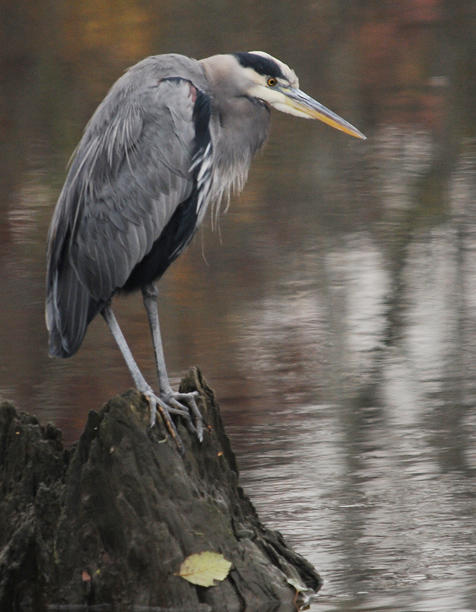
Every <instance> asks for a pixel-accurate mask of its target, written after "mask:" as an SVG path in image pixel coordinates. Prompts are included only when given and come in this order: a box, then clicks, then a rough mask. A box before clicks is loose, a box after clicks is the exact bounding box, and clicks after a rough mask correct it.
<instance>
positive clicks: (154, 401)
mask: <svg viewBox="0 0 476 612" xmlns="http://www.w3.org/2000/svg"><path fill="white" fill-rule="evenodd" d="M142 393H143V395H144V397H145V399H146V400H147V403H148V404H149V409H150V422H149V424H150V427H153V426H154V425H155V423H156V421H157V413H160V416H161V417H162V421H163V423H164V425H165V427H166V429H167V431H168V432H169V434H170V436H171V437H172V439H173V441H174V442H175V445H176V446H177V449H178V451H179V452H180V454H183V453H184V447H183V443H182V440H181V439H180V436H179V434H178V432H177V428H176V427H175V423H174V421H173V419H172V415H173V414H179V415H180V416H182V417H183V418H184V419H186V420H187V419H188V420H190V417H189V414H188V412H187V411H183V410H179V409H177V408H175V407H173V406H170V405H168V404H167V402H165V401H164V400H163V399H162V398H161V397H159V396H158V395H156V394H155V393H154V392H153V391H152V389H150V388H149V389H146V390H145V391H143V392H142Z"/></svg>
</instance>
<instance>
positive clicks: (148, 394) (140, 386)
mask: <svg viewBox="0 0 476 612" xmlns="http://www.w3.org/2000/svg"><path fill="white" fill-rule="evenodd" d="M101 314H102V316H103V318H104V320H105V321H106V323H107V325H108V327H109V329H110V330H111V333H112V335H113V336H114V339H115V341H116V342H117V346H118V347H119V350H120V351H121V353H122V356H123V357H124V360H125V362H126V364H127V367H128V369H129V372H130V373H131V376H132V379H133V381H134V384H135V386H136V388H137V390H138V391H140V393H142V394H143V395H144V396H145V398H146V399H147V401H148V402H149V406H150V425H151V427H152V426H153V425H154V424H155V420H156V415H157V410H159V411H160V413H161V415H162V418H163V420H164V423H165V425H166V427H167V429H168V430H169V433H170V434H171V436H172V437H173V438H174V440H175V443H176V444H177V447H178V449H179V450H180V451H182V452H183V445H182V442H181V440H180V438H179V435H178V433H177V430H176V428H175V425H174V422H173V421H172V418H171V416H170V413H174V414H181V415H182V416H184V417H185V418H187V417H188V411H187V410H186V409H185V410H183V409H180V407H177V406H168V405H167V404H166V403H165V402H164V401H163V400H161V399H160V398H159V397H157V395H156V394H155V393H154V392H153V390H152V388H151V386H150V385H149V384H148V383H147V381H146V380H145V378H144V376H143V375H142V372H141V371H140V369H139V366H138V365H137V363H136V360H135V359H134V357H133V355H132V353H131V350H130V348H129V345H128V344H127V342H126V339H125V337H124V334H123V333H122V330H121V328H120V327H119V323H118V322H117V319H116V317H115V315H114V313H113V311H112V308H111V306H110V304H107V305H106V306H105V307H104V308H103V309H102V311H101Z"/></svg>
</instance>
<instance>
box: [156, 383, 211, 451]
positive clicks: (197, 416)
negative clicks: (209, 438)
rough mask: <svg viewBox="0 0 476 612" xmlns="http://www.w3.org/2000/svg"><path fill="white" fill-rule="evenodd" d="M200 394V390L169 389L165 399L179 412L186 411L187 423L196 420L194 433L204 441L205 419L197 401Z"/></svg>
mask: <svg viewBox="0 0 476 612" xmlns="http://www.w3.org/2000/svg"><path fill="white" fill-rule="evenodd" d="M199 395H200V394H199V393H198V391H191V392H189V393H176V392H174V391H169V392H168V394H167V395H166V396H165V398H166V399H165V401H166V402H167V404H169V405H170V406H173V407H174V408H175V410H176V411H177V413H178V414H179V413H183V412H184V411H185V413H186V417H185V418H186V422H187V424H188V423H193V421H194V425H193V424H192V427H193V430H194V433H195V434H196V435H197V438H198V439H199V441H200V442H203V419H202V415H201V412H200V410H199V408H198V406H197V402H196V398H198V397H199ZM187 404H188V408H187ZM192 417H193V419H192Z"/></svg>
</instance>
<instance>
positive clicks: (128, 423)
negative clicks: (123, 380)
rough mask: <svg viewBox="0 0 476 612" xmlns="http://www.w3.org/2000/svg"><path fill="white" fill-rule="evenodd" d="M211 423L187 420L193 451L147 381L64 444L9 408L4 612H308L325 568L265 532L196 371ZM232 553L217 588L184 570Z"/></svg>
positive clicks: (2, 501) (0, 446)
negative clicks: (158, 407)
mask: <svg viewBox="0 0 476 612" xmlns="http://www.w3.org/2000/svg"><path fill="white" fill-rule="evenodd" d="M195 389H196V390H198V391H199V393H200V398H201V400H200V403H201V410H202V412H203V416H204V419H205V421H206V423H207V427H206V431H205V434H204V441H203V442H202V443H200V442H198V440H196V438H195V437H194V435H193V434H191V433H189V432H188V430H187V429H186V427H185V426H184V424H183V423H181V422H179V424H178V429H179V433H180V436H181V438H182V441H183V443H184V446H185V454H184V455H183V456H181V455H180V454H179V452H178V451H177V448H176V446H175V444H174V442H173V441H172V440H171V439H170V438H169V437H168V436H167V435H166V434H165V432H164V430H163V426H162V425H161V424H160V425H159V426H157V427H155V428H153V429H152V430H151V429H150V428H149V427H148V419H149V410H148V405H147V403H146V402H145V400H144V398H143V397H142V396H141V395H140V394H139V393H138V392H137V391H135V390H130V391H128V392H126V393H124V394H123V395H121V396H117V397H114V398H113V399H111V400H110V401H109V402H108V403H107V404H106V405H105V406H104V407H103V408H102V409H101V410H100V411H99V412H94V411H91V412H90V413H89V417H88V421H87V424H86V427H85V429H84V432H83V434H82V435H81V438H80V439H79V441H78V442H77V443H76V444H75V445H74V446H73V447H72V448H71V449H65V448H64V447H63V444H62V441H61V432H60V431H59V430H58V429H56V428H55V427H54V426H52V425H49V424H48V425H47V426H45V427H44V426H41V425H40V424H39V422H38V420H37V419H36V418H35V417H33V416H30V415H27V414H24V413H21V414H17V412H16V410H15V408H14V406H13V405H11V404H10V403H8V402H4V403H3V404H1V405H0V609H1V610H9V611H12V612H13V611H17V610H21V611H24V610H28V609H31V610H35V611H37V610H83V609H84V610H87V609H89V610H94V609H97V610H128V611H129V610H134V609H136V610H139V609H140V610H144V609H150V610H159V609H160V610H162V609H166V610H169V609H180V610H190V611H194V612H195V611H202V610H203V611H205V610H219V611H223V610H226V611H234V610H244V609H245V608H246V609H247V610H275V609H280V610H296V609H298V608H299V605H300V604H299V602H301V603H302V600H303V599H305V598H306V597H308V596H309V594H310V593H315V592H317V590H318V589H319V588H320V586H321V580H320V577H319V575H318V573H317V572H316V571H315V569H314V568H313V567H312V566H311V565H310V564H309V563H308V562H307V561H306V560H304V559H303V558H302V557H300V556H299V555H298V554H297V553H295V552H294V551H293V550H292V549H290V548H289V547H288V546H287V545H286V543H285V542H284V540H283V538H282V536H281V534H280V533H279V532H276V531H270V530H268V529H266V528H265V527H264V526H263V525H262V524H261V522H260V520H259V518H258V516H257V514H256V511H255V509H254V508H253V506H252V504H251V502H250V500H249V499H248V497H247V496H246V495H245V494H244V492H243V490H242V488H241V487H240V486H239V482H238V469H237V466H236V460H235V456H234V454H233V452H232V450H231V446H230V443H229V440H228V438H227V436H226V434H225V431H224V429H223V424H222V421H221V417H220V412H219V408H218V405H217V403H216V401H215V398H214V395H213V392H212V391H211V389H210V388H209V387H208V386H207V384H206V382H205V381H204V380H203V378H202V376H201V374H200V372H199V371H198V370H197V369H195V368H194V369H192V370H191V372H190V373H189V374H188V376H187V377H186V378H185V379H184V380H183V381H182V384H181V390H182V391H191V390H195ZM202 551H214V552H217V553H221V554H222V555H223V556H224V557H225V558H226V559H228V560H229V561H231V563H232V567H231V570H230V572H229V574H228V576H227V578H226V579H224V580H222V581H221V582H218V583H217V584H216V585H215V586H212V587H210V588H205V587H201V586H196V585H194V584H191V583H189V582H188V581H186V580H185V579H184V578H182V577H181V576H179V575H177V573H178V571H179V568H180V565H181V563H182V561H183V560H184V559H185V558H186V557H187V556H188V555H190V554H192V553H198V552H202Z"/></svg>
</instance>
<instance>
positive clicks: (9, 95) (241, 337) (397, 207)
mask: <svg viewBox="0 0 476 612" xmlns="http://www.w3.org/2000/svg"><path fill="white" fill-rule="evenodd" d="M225 9H226V10H223V6H222V5H219V6H218V5H216V4H213V3H210V2H209V3H194V2H184V3H180V6H176V3H172V2H170V3H168V2H162V3H156V2H150V3H147V4H142V3H129V4H127V5H125V4H121V5H117V4H116V3H112V2H105V3H101V5H100V6H96V5H94V6H93V4H91V5H90V4H89V3H61V5H60V6H56V5H51V6H50V7H49V10H48V11H45V10H44V7H41V5H38V6H37V7H36V6H35V7H30V8H29V11H20V9H19V8H17V7H16V6H15V7H14V6H12V7H9V8H8V9H6V16H5V19H2V23H0V35H1V37H2V40H4V42H5V44H4V45H3V46H2V49H3V52H2V57H1V64H0V65H1V67H2V73H3V79H2V81H3V88H2V98H1V99H0V125H1V133H2V137H1V139H0V151H1V160H2V161H1V163H2V171H1V173H0V274H1V278H2V290H1V293H0V312H1V315H2V316H1V322H0V396H2V397H7V398H10V399H13V400H14V401H15V402H16V403H17V405H18V406H19V407H20V408H22V409H24V410H28V411H31V412H34V413H36V414H37V415H38V416H39V417H40V418H41V419H42V420H43V421H45V422H46V421H48V420H50V421H53V422H55V423H56V424H57V425H58V426H60V427H62V428H63V430H64V435H65V439H66V441H67V442H72V441H73V440H74V439H76V438H77V436H78V435H79V433H80V431H81V429H82V427H83V425H84V422H85V419H86V415H87V412H88V410H90V409H93V408H97V407H99V406H100V405H101V403H103V402H104V401H106V400H107V399H108V398H109V397H110V396H111V395H113V394H115V393H116V392H119V391H122V390H124V389H126V388H127V387H129V386H130V384H131V383H130V380H129V377H128V374H127V371H126V369H125V367H124V364H123V363H122V359H121V357H120V355H119V354H118V352H117V350H116V348H115V346H114V343H113V340H112V339H111V338H110V336H109V334H108V332H107V330H106V329H105V328H104V325H103V323H102V321H100V320H97V321H94V322H93V323H92V324H91V326H90V329H89V331H88V335H87V337H86V340H85V342H84V345H83V346H82V348H81V350H80V351H79V353H78V354H77V355H76V356H74V357H73V358H72V359H70V360H66V361H58V360H51V359H49V358H48V357H47V353H46V333H45V330H44V323H43V312H42V309H43V283H44V258H45V254H44V249H45V237H46V232H47V228H48V223H49V219H50V217H51V213H52V209H53V206H54V203H55V201H56V198H57V195H58V192H59V189H60V188H61V185H62V182H63V180H64V167H65V163H66V160H67V159H68V157H69V155H70V154H71V152H72V150H73V148H74V146H75V144H76V142H77V140H78V138H79V136H80V133H81V130H82V127H83V126H84V123H85V122H86V121H87V119H88V117H89V115H90V114H91V112H92V111H93V109H94V108H95V106H96V105H97V103H98V102H99V101H100V99H101V98H102V97H103V95H104V93H105V91H106V90H107V88H108V87H109V85H110V84H111V83H112V82H113V81H114V80H115V79H116V78H117V76H118V75H119V74H120V73H121V72H122V70H123V69H124V67H126V66H128V65H130V64H132V63H134V62H135V61H137V60H138V59H140V58H141V57H143V56H145V55H148V54H151V53H158V52H166V51H171V50H173V51H179V52H183V53H186V54H189V55H193V56H196V57H203V56H206V55H210V54H212V53H215V52H222V51H226V50H246V49H265V50H267V51H269V52H271V53H273V54H275V55H276V56H278V57H280V58H281V59H283V60H285V61H287V62H288V63H290V64H291V65H293V66H294V67H295V68H296V70H297V72H298V74H299V76H300V80H301V86H302V87H303V89H304V90H306V91H307V92H308V93H310V94H311V95H313V96H315V97H316V98H317V99H319V100H320V101H321V102H323V103H324V104H326V105H328V106H330V107H331V108H332V109H333V110H335V111H336V112H338V113H339V114H341V115H342V116H344V117H345V118H346V119H348V120H349V121H351V122H352V123H354V124H355V125H357V126H358V127H359V128H360V129H362V130H363V131H364V132H365V133H366V134H367V136H368V140H367V141H366V142H365V143H363V142H358V141H354V140H353V139H351V138H349V137H347V136H345V135H342V134H340V133H337V132H334V131H332V130H330V129H329V128H327V127H325V126H321V125H317V124H316V123H311V122H306V121H300V120H298V119H294V118H291V117H285V116H281V115H279V116H278V115H275V116H274V119H273V126H272V134H271V138H270V141H269V143H268V145H267V147H266V149H265V151H264V152H263V153H262V154H261V155H260V156H259V157H258V158H257V160H256V161H255V163H254V165H253V168H252V172H251V174H250V179H249V181H248V185H247V187H246V190H245V192H244V193H243V194H242V195H241V196H240V198H237V199H235V200H234V201H233V203H232V207H231V209H230V211H229V213H228V215H227V216H226V217H224V218H222V220H221V231H220V236H218V234H217V233H214V232H212V231H211V230H210V229H209V228H205V229H204V230H203V232H201V234H200V235H199V236H198V237H197V239H196V240H195V242H194V244H193V245H192V247H191V248H190V249H189V250H188V251H187V253H186V254H185V255H183V256H182V257H181V259H180V260H179V261H178V262H177V263H176V264H175V265H174V266H173V267H172V268H171V270H170V271H169V273H168V274H167V275H166V277H165V278H164V279H163V282H161V286H160V290H161V300H160V311H161V320H162V326H163V330H164V336H165V342H166V356H167V361H168V366H169V370H170V372H171V374H172V377H173V380H174V381H178V380H179V378H180V376H181V375H182V373H183V372H184V371H185V370H186V369H187V367H188V366H189V365H191V364H199V365H200V367H201V368H202V370H203V372H204V374H205V376H206V377H207V379H208V380H209V382H210V383H211V384H212V385H213V387H214V388H215V390H216V392H217V395H218V397H219V399H220V403H221V405H222V410H223V413H224V417H225V421H226V424H227V428H228V431H229V433H230V435H231V437H232V439H233V446H234V448H235V450H236V453H237V455H238V460H239V464H240V466H241V472H242V480H243V484H244V485H245V488H246V490H247V492H248V493H249V494H250V496H251V497H252V499H253V502H254V503H255V505H256V506H257V508H258V510H259V512H260V515H261V517H262V519H263V521H264V522H266V523H267V524H268V525H270V526H271V527H273V528H277V529H279V530H280V531H281V532H282V533H283V534H284V535H285V536H286V537H287V539H288V540H289V541H290V542H291V543H292V544H293V545H294V546H295V547H296V549H297V550H299V551H300V552H301V553H302V554H304V555H305V556H306V557H307V558H308V559H309V560H310V561H311V562H312V563H314V565H315V566H316V567H317V569H318V570H319V571H320V572H321V573H322V575H323V577H324V580H325V584H324V587H323V589H322V591H321V593H320V595H319V597H318V598H317V600H316V602H315V603H314V604H313V606H312V610H315V611H316V612H337V611H354V610H366V611H380V610H382V611H383V610H395V611H402V610H405V611H415V612H417V611H418V612H420V611H425V612H427V611H431V612H433V611H439V610H441V611H458V612H466V611H471V610H476V587H475V585H476V576H475V574H476V559H475V556H476V552H475V551H476V546H475V544H476V541H475V540H476V536H475V523H476V520H475V516H476V508H475V504H476V493H475V491H476V488H475V480H476V476H475V473H476V433H475V432H476V413H475V410H474V407H475V404H476V401H475V400H476V383H475V380H476V376H475V375H476V348H475V338H476V316H475V312H476V309H475V306H476V266H475V264H474V261H475V260H476V259H475V257H474V255H475V251H476V230H475V228H476V205H475V202H474V193H475V192H476V135H475V132H474V115H475V111H476V108H475V99H476V95H475V94H476V91H475V81H474V73H475V66H474V63H475V61H474V58H475V57H476V49H475V41H476V35H475V32H476V29H475V21H474V17H475V14H474V3H472V2H469V1H468V2H464V1H461V2H457V3H455V2H451V3H450V2H443V1H438V0H433V1H431V2H428V1H425V2H423V1H419V2H409V3H400V4H399V5H398V7H397V6H396V5H395V4H394V3H387V2H382V3H374V2H365V1H361V2H358V3H357V2H355V3H352V4H348V3H335V2H330V1H322V2H319V3H315V2H303V3H302V4H300V7H299V10H297V9H296V7H295V6H294V5H292V4H290V3H282V2H273V3H271V2H263V3H260V4H259V5H253V7H251V5H249V4H248V3H245V2H235V3H230V4H228V3H227V4H226V7H225ZM210 23H213V31H212V32H210ZM117 314H118V318H119V320H120V322H121V324H123V328H124V331H125V333H126V336H127V338H128V339H129V340H130V343H131V346H132V349H133V351H134V353H135V355H136V356H137V358H138V360H139V361H140V363H141V365H142V366H143V368H144V372H145V374H146V376H147V377H148V378H149V379H152V377H153V361H152V355H151V348H150V341H149V339H148V334H147V330H146V324H145V318H144V314H143V309H142V305H141V300H140V298H139V297H138V296H136V297H131V298H128V299H127V300H125V299H119V300H118V304H117Z"/></svg>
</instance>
